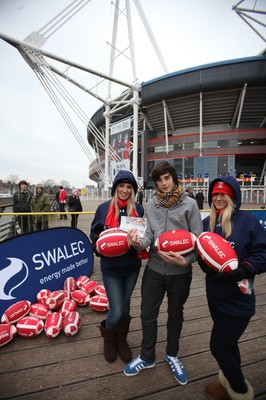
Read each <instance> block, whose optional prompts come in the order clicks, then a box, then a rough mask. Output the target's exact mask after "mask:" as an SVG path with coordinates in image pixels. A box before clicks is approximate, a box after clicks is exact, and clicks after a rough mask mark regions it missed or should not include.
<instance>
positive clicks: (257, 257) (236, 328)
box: [198, 176, 266, 400]
mask: <svg viewBox="0 0 266 400" xmlns="http://www.w3.org/2000/svg"><path fill="white" fill-rule="evenodd" d="M208 202H209V205H210V215H209V216H208V217H206V218H205V219H204V220H203V229H204V231H210V232H215V233H217V234H219V235H221V236H222V237H223V238H225V239H226V240H227V241H228V242H229V243H230V244H231V246H232V247H233V248H234V250H235V252H236V254H237V257H238V268H236V269H234V270H233V271H230V272H219V273H217V272H215V271H214V270H213V269H211V268H209V267H208V266H207V265H206V264H205V263H204V261H203V260H202V259H201V258H199V260H198V262H199V265H200V267H201V269H202V270H203V272H205V273H206V292H207V300H208V306H209V309H210V314H211V317H212V320H213V327H212V332H211V338H210V350H211V353H212V355H213V356H214V358H215V359H216V361H217V363H218V365H219V367H220V371H219V379H218V380H216V381H213V382H211V383H209V384H208V385H207V386H206V387H205V392H204V393H205V397H206V398H207V399H209V400H218V399H232V400H253V399H254V391H253V388H252V386H251V384H250V383H249V382H248V381H247V380H246V379H245V377H244V375H243V372H242V369H241V355H240V350H239V346H238V342H239V339H240V338H241V336H242V335H243V333H244V332H245V330H246V328H247V326H248V324H249V321H250V319H251V317H252V316H253V315H254V314H255V293H254V289H253V283H254V278H255V276H256V275H257V274H260V273H262V272H266V262H265V260H266V232H265V231H264V229H263V227H262V226H261V225H260V223H259V220H258V219H257V218H256V217H255V216H253V215H252V214H251V213H250V212H248V211H244V210H240V206H241V192H240V187H239V184H238V182H237V180H236V179H235V178H234V177H233V176H225V177H219V178H217V179H214V180H213V181H212V182H211V184H210V188H209V193H208ZM243 279H248V280H249V283H250V286H251V288H252V292H251V294H243V293H242V292H241V291H240V289H239V287H238V284H237V283H238V282H239V281H241V280H243Z"/></svg>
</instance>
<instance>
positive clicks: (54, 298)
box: [46, 290, 66, 310]
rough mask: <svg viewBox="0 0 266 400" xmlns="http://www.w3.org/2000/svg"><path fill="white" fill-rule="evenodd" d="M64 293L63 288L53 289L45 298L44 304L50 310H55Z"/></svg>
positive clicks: (59, 305) (63, 298)
mask: <svg viewBox="0 0 266 400" xmlns="http://www.w3.org/2000/svg"><path fill="white" fill-rule="evenodd" d="M65 296H66V293H65V291H63V290H55V291H54V292H52V293H51V294H50V296H49V297H48V298H47V300H46V304H47V305H48V306H49V308H50V310H55V309H57V308H60V307H61V305H62V304H63V302H64V301H65Z"/></svg>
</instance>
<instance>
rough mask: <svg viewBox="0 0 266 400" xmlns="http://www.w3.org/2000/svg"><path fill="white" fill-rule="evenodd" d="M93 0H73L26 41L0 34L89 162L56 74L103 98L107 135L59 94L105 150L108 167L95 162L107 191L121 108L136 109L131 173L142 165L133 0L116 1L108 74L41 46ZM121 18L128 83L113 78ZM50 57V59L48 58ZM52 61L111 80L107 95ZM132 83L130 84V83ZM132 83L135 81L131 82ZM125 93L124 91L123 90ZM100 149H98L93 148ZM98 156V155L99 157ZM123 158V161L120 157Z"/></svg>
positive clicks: (88, 151) (87, 150) (142, 15)
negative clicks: (116, 91) (114, 124)
mask: <svg viewBox="0 0 266 400" xmlns="http://www.w3.org/2000/svg"><path fill="white" fill-rule="evenodd" d="M90 1H91V0H74V1H73V2H72V3H71V4H70V5H69V6H67V7H66V8H65V9H64V10H63V11H62V12H60V13H59V14H58V15H57V16H56V17H54V18H53V19H52V20H51V21H50V22H49V23H47V24H46V25H45V26H44V27H42V28H41V29H40V30H39V31H37V32H32V33H31V34H30V35H28V36H27V37H26V38H25V39H24V41H19V40H16V39H14V38H11V37H8V36H6V35H4V34H0V38H2V39H3V40H5V41H6V42H8V43H9V44H11V45H12V46H14V47H16V48H17V49H18V50H19V52H20V54H21V55H22V56H23V58H24V59H25V61H26V62H27V63H28V64H29V65H30V67H31V68H32V69H33V71H34V72H35V74H36V75H37V77H38V79H39V80H40V82H41V83H42V85H43V87H44V88H45V90H46V91H47V92H48V94H49V96H50V98H51V100H52V101H53V102H54V104H55V105H56V107H57V108H58V110H59V112H60V114H61V115H62V117H63V118H64V119H65V121H66V123H67V125H68V126H69V128H70V129H71V130H72V133H73V134H74V136H75V137H76V139H77V141H78V142H79V144H80V146H81V147H82V149H83V151H84V152H85V154H86V155H87V157H88V159H89V161H90V162H91V163H92V162H93V161H94V162H95V160H93V158H95V157H93V152H92V150H91V149H90V146H89V145H88V144H86V143H85V142H84V141H83V139H82V137H81V136H80V134H79V132H77V131H76V129H75V124H73V122H72V121H71V118H70V117H69V115H68V113H67V112H66V110H65V108H64V107H63V105H62V103H61V101H60V100H59V98H58V97H57V94H56V91H58V86H59V82H58V81H57V80H56V78H55V75H59V76H60V77H61V78H64V79H66V80H67V81H68V82H71V83H72V84H73V85H75V86H77V87H79V88H80V89H81V90H84V91H85V92H86V93H88V94H90V95H91V96H94V97H95V98H97V99H98V100H100V101H101V102H102V103H103V104H104V106H105V112H104V117H105V126H106V131H105V138H104V136H103V135H102V133H101V132H100V131H98V129H97V128H96V127H95V126H91V124H90V121H89V119H88V117H87V116H86V115H85V113H84V112H83V111H82V110H81V109H80V107H79V106H78V104H75V103H74V100H73V99H72V98H71V96H70V95H69V94H68V93H66V90H65V88H63V87H62V86H61V87H60V96H61V97H63V99H64V100H65V101H67V103H68V105H69V104H70V103H71V107H72V108H73V109H74V110H75V112H76V114H77V115H78V116H79V118H81V119H82V121H83V122H84V123H85V124H87V125H89V127H90V129H91V132H92V133H93V135H94V138H95V143H96V147H97V148H98V147H100V148H102V149H104V151H105V170H104V172H103V171H102V167H101V164H100V162H98V163H96V170H97V171H98V173H99V174H102V175H103V176H104V188H105V190H106V191H107V190H108V187H110V185H111V182H110V173H109V172H110V171H109V165H110V158H113V159H116V160H117V161H119V160H120V159H119V156H118V154H116V152H115V150H114V149H113V148H112V146H111V145H110V129H111V121H112V116H113V115H115V114H116V113H117V112H119V110H121V109H123V108H126V107H132V108H133V143H132V155H133V162H132V172H133V174H134V176H135V178H136V179H138V175H139V168H138V113H139V104H140V96H139V91H140V84H139V82H138V79H137V72H136V59H135V49H134V34H133V24H132V17H131V9H130V0H122V1H119V0H116V1H115V3H112V4H113V5H114V10H115V11H114V17H113V32H112V42H111V44H110V46H111V52H110V62H109V74H104V73H102V72H100V71H96V70H93V69H91V68H89V67H85V66H83V65H80V64H78V63H75V62H72V61H70V60H67V59H64V58H62V57H59V56H57V55H54V54H52V53H49V52H47V51H45V50H43V49H41V47H42V46H43V45H44V44H45V43H46V41H47V39H48V38H49V37H50V36H51V35H53V34H54V33H56V31H57V30H58V29H59V28H61V27H62V26H63V25H64V24H65V23H66V22H67V21H68V20H69V19H70V18H72V17H73V16H74V15H75V14H76V13H77V12H79V11H80V10H81V9H82V8H83V7H84V6H86V5H87V4H88V3H89V2H90ZM134 4H135V6H136V10H137V12H138V14H139V16H140V18H141V21H142V23H143V26H144V28H145V30H146V33H147V35H148V37H149V39H150V42H151V44H152V46H153V48H154V51H155V53H156V56H157V57H158V60H159V62H160V64H161V66H162V70H163V72H164V73H167V72H168V69H167V67H166V64H165V62H164V59H163V56H162V54H161V52H160V49H159V47H158V45H157V42H156V40H155V37H154V35H153V33H152V30H151V28H150V26H149V23H148V20H147V18H146V16H145V13H144V11H143V9H142V7H141V4H140V2H139V0H134ZM121 18H126V21H127V31H128V32H127V33H128V41H129V44H128V49H129V53H130V57H129V60H130V62H131V67H132V79H130V78H129V77H128V82H125V81H122V80H120V79H117V78H115V77H114V74H113V73H114V64H115V62H117V60H118V59H119V56H121V55H124V53H125V49H120V50H118V49H117V48H116V46H117V30H118V25H119V22H120V19H121ZM47 58H48V59H49V62H48V61H47ZM51 60H56V61H57V62H61V63H63V64H64V71H65V69H66V66H67V68H68V67H71V68H77V69H80V70H82V71H85V72H88V73H90V74H93V75H95V76H98V77H101V78H103V79H104V80H107V81H108V86H107V94H106V98H103V97H101V96H99V95H98V94H96V93H95V92H94V91H93V90H90V89H88V88H86V87H85V86H84V85H81V84H80V83H78V82H77V81H76V80H75V79H71V78H70V76H69V74H67V75H66V74H65V72H63V71H60V70H59V69H58V68H56V67H54V66H53V65H51ZM129 82H131V83H129ZM132 82H133V83H132ZM113 83H116V84H119V85H122V87H125V88H126V90H125V91H124V92H123V94H122V95H120V96H118V97H117V98H113V97H112V84H113ZM121 92H122V91H121ZM94 151H96V152H97V149H94ZM98 159H99V157H98ZM120 161H121V160H120Z"/></svg>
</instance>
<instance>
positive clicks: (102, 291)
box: [95, 285, 106, 296]
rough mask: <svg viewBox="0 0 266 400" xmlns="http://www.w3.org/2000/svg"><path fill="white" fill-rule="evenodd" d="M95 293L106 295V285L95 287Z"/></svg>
mask: <svg viewBox="0 0 266 400" xmlns="http://www.w3.org/2000/svg"><path fill="white" fill-rule="evenodd" d="M95 294H100V295H104V296H106V290H105V287H104V285H98V286H96V288H95Z"/></svg>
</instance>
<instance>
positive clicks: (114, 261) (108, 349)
mask: <svg viewBox="0 0 266 400" xmlns="http://www.w3.org/2000/svg"><path fill="white" fill-rule="evenodd" d="M137 190H138V185H137V182H136V180H135V178H134V175H133V174H132V173H131V172H130V171H126V170H121V171H119V172H118V174H117V175H116V177H115V179H114V183H113V186H112V189H111V196H112V198H111V200H108V201H106V202H104V203H102V204H100V205H99V206H98V208H97V210H96V213H95V217H94V219H93V221H92V224H91V232H90V238H91V241H92V246H93V247H94V249H95V245H96V242H97V239H98V238H99V235H100V233H101V232H102V231H104V230H105V229H109V228H117V227H119V226H120V222H121V216H132V217H142V216H143V214H144V210H143V207H142V206H141V205H140V204H138V203H136V202H135V196H136V193H137ZM94 252H95V254H96V255H98V256H99V254H97V251H96V250H94ZM100 257H101V261H100V265H101V271H102V277H103V284H104V286H105V290H106V294H107V297H108V300H109V306H110V310H109V312H108V314H107V317H106V319H105V320H104V321H102V322H101V324H100V326H99V328H100V331H101V335H102V337H103V339H104V357H105V359H106V360H107V361H108V362H113V361H115V360H116V357H117V353H118V354H119V356H120V358H121V360H122V361H124V362H125V363H128V362H129V361H131V359H132V353H131V350H130V348H129V345H128V343H127V340H126V338H127V334H128V331H129V324H130V320H131V317H130V300H131V295H132V292H133V290H134V287H135V285H136V282H137V279H138V276H139V271H140V267H141V260H140V259H139V257H138V252H137V251H136V250H135V249H134V248H130V250H129V251H128V252H127V253H126V254H124V255H122V256H119V257H104V256H100Z"/></svg>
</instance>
